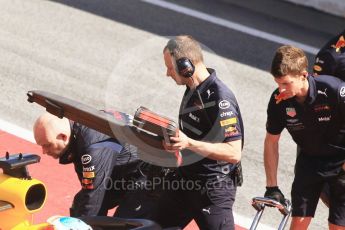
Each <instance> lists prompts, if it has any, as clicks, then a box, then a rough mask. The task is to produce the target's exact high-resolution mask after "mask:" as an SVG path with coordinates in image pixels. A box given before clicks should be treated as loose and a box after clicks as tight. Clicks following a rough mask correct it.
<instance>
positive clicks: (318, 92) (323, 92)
mask: <svg viewBox="0 0 345 230" xmlns="http://www.w3.org/2000/svg"><path fill="white" fill-rule="evenodd" d="M326 92H327V88H325V89H324V90H323V91H322V90H318V91H317V94H321V95H324V96H325V97H328V96H327V93H326Z"/></svg>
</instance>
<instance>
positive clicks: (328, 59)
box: [313, 30, 345, 81]
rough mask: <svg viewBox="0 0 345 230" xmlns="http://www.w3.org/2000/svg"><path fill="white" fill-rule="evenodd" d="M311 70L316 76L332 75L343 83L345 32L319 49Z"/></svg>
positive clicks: (344, 79)
mask: <svg viewBox="0 0 345 230" xmlns="http://www.w3.org/2000/svg"><path fill="white" fill-rule="evenodd" d="M313 70H314V73H316V74H318V75H325V74H327V75H332V76H336V77H338V78H340V79H342V80H343V81H345V30H344V31H343V32H342V33H340V34H339V35H337V36H335V37H334V38H332V39H331V40H330V41H329V42H327V43H326V45H324V46H323V47H322V48H321V50H320V51H319V52H318V54H317V55H316V58H315V64H314V67H313Z"/></svg>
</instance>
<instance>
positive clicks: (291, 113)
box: [286, 107, 296, 117]
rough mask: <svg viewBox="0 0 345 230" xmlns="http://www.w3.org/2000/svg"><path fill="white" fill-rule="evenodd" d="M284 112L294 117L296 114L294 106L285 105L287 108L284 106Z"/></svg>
mask: <svg viewBox="0 0 345 230" xmlns="http://www.w3.org/2000/svg"><path fill="white" fill-rule="evenodd" d="M286 114H287V115H288V116H289V117H295V116H296V109H295V108H290V107H287V108H286Z"/></svg>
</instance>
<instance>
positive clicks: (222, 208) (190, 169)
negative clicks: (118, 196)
mask: <svg viewBox="0 0 345 230" xmlns="http://www.w3.org/2000/svg"><path fill="white" fill-rule="evenodd" d="M163 54H164V61H165V65H166V68H167V73H166V74H167V76H168V77H171V78H172V79H173V80H174V81H175V82H176V84H177V85H182V86H186V91H185V93H184V96H183V99H182V103H181V107H180V112H179V128H180V130H179V133H178V137H172V138H171V143H170V144H167V145H166V147H167V148H168V149H169V150H170V151H181V153H182V156H183V166H182V167H179V168H177V177H178V178H179V179H180V181H185V182H186V184H185V186H184V184H180V186H179V187H178V188H176V187H175V189H170V190H169V191H167V192H166V193H165V195H166V196H165V197H163V199H162V201H161V205H162V207H161V208H162V212H161V214H162V215H161V216H160V218H159V219H158V220H157V222H158V223H160V224H161V225H162V227H173V226H179V227H181V228H183V227H185V226H186V225H187V224H188V223H189V221H191V220H192V219H195V221H196V223H197V224H198V226H199V228H200V229H226V230H231V229H234V218H233V213H232V207H233V204H234V201H235V195H236V187H237V182H238V181H236V179H235V178H237V177H236V176H235V172H238V171H239V168H238V167H239V162H240V159H241V151H242V146H243V124H242V118H241V113H240V109H239V106H238V104H237V101H236V99H235V96H234V94H233V93H232V91H231V90H230V89H229V88H228V87H227V86H226V85H225V84H224V83H223V82H222V81H221V80H219V78H218V77H217V75H216V72H215V70H213V69H209V68H206V66H205V64H204V63H203V54H202V49H201V47H200V45H199V43H198V42H197V41H196V40H195V39H194V38H192V37H191V36H187V35H182V36H177V37H175V38H172V39H171V40H169V41H168V43H167V45H166V47H165V48H164V50H163ZM237 166H238V167H237ZM171 182H173V181H171ZM190 182H191V183H190ZM188 185H189V186H188ZM164 198H165V199H164ZM163 210H164V212H163Z"/></svg>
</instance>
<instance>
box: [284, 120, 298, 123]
mask: <svg viewBox="0 0 345 230" xmlns="http://www.w3.org/2000/svg"><path fill="white" fill-rule="evenodd" d="M286 121H287V122H289V123H296V122H297V121H298V119H287V120H286Z"/></svg>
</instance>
